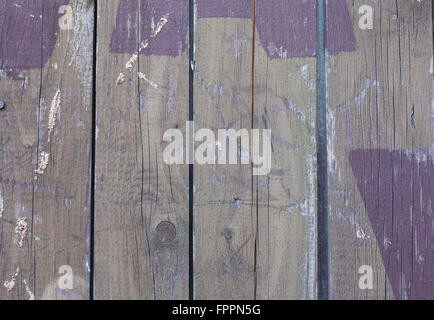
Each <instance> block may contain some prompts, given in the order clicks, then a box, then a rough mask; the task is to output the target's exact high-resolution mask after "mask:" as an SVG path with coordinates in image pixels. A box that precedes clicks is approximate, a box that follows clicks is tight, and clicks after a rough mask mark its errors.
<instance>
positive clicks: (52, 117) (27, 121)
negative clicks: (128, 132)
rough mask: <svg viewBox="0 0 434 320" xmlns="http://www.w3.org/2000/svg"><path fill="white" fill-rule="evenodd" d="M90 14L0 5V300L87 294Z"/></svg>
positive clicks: (87, 9) (50, 4) (88, 6)
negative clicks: (1, 105) (70, 276)
mask: <svg viewBox="0 0 434 320" xmlns="http://www.w3.org/2000/svg"><path fill="white" fill-rule="evenodd" d="M63 5H69V6H70V7H69V8H63V10H61V6H63ZM65 10H67V11H65ZM69 10H71V11H69ZM69 12H70V13H71V14H72V16H69ZM93 12H94V11H93V4H92V2H87V1H86V2H83V1H67V0H56V1H38V0H36V1H14V2H11V1H1V2H0V15H1V21H2V30H1V42H0V43H1V44H0V45H1V50H0V51H1V52H2V53H1V56H0V62H1V68H0V69H1V76H0V78H1V80H0V100H2V101H4V103H5V107H4V108H3V109H2V110H0V122H1V126H0V168H1V169H0V190H1V195H2V202H3V204H4V207H3V212H2V217H1V231H0V232H1V236H0V239H1V240H0V241H1V242H0V252H1V254H0V255H1V259H0V265H1V267H0V270H1V271H0V274H1V286H0V297H1V299H32V298H34V299H88V298H89V271H90V270H89V221H90V220H89V218H90V197H89V196H90V189H89V184H90V180H89V178H90V167H89V165H90V153H91V130H92V129H91V128H92V125H91V115H92V48H93V47H92V45H93V40H92V38H93ZM68 19H69V21H68ZM60 21H63V22H64V23H65V25H62V26H63V28H62V29H61V30H60V29H59V22H60ZM68 22H71V24H70V25H69V26H68ZM55 97H57V99H56V98H55ZM41 155H45V157H46V160H47V163H46V168H45V165H43V164H42V163H41V161H38V159H39V158H40V157H41ZM38 168H39V169H41V170H40V171H38V172H37V171H35V170H37V169H38ZM17 227H18V230H16V228H17ZM17 232H18V233H17ZM21 239H22V241H20V240H21ZM65 272H66V273H65ZM68 275H72V278H69V277H68ZM60 277H63V278H62V279H63V280H66V281H63V282H59V281H58V280H59V279H61V278H60ZM68 279H70V280H72V281H70V280H68ZM8 289H10V290H8Z"/></svg>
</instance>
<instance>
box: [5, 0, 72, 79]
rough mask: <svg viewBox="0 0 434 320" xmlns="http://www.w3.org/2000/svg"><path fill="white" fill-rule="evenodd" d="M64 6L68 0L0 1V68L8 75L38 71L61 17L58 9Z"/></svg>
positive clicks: (51, 46)
mask: <svg viewBox="0 0 434 320" xmlns="http://www.w3.org/2000/svg"><path fill="white" fill-rule="evenodd" d="M68 3H69V0H51V1H44V0H32V1H28V0H14V1H8V0H0V26H1V31H0V46H1V50H0V68H1V69H3V70H8V71H11V72H12V73H14V72H18V71H19V70H20V69H32V68H42V67H43V66H44V65H45V63H46V62H47V61H48V59H49V58H50V56H51V54H52V53H53V49H54V46H55V44H56V40H57V35H56V33H58V32H59V23H58V21H59V18H60V17H61V16H62V15H61V14H59V13H58V11H59V8H60V6H62V5H65V4H68ZM14 4H16V5H17V6H16V5H14ZM41 15H42V16H43V19H41V18H40V16H41ZM32 16H33V17H32Z"/></svg>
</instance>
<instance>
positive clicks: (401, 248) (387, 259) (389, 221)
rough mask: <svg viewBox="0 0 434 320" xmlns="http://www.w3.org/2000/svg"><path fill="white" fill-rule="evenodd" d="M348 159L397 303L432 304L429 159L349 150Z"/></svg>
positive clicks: (433, 224)
mask: <svg viewBox="0 0 434 320" xmlns="http://www.w3.org/2000/svg"><path fill="white" fill-rule="evenodd" d="M349 160H350V163H351V167H352V169H353V172H354V175H355V178H356V180H357V186H358V188H359V191H360V194H361V195H362V198H363V201H364V203H365V207H366V211H367V213H368V216H369V220H370V222H371V225H372V228H373V230H374V233H375V235H376V237H377V244H378V247H379V249H380V253H381V256H382V258H383V262H384V265H385V268H386V272H387V275H388V277H389V280H390V282H391V285H392V288H393V291H394V294H395V296H396V298H397V299H434V217H433V206H434V203H433V200H434V199H433V195H434V168H433V159H432V158H431V157H430V156H429V155H428V154H423V155H421V154H420V153H406V152H399V151H392V152H390V151H388V150H354V151H352V152H351V153H350V156H349Z"/></svg>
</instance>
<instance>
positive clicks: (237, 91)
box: [194, 3, 256, 299]
mask: <svg viewBox="0 0 434 320" xmlns="http://www.w3.org/2000/svg"><path fill="white" fill-rule="evenodd" d="M198 5H201V4H200V3H198ZM242 9H243V10H249V7H246V6H244V7H243V8H242ZM250 12H251V11H250ZM252 28H253V26H252V20H251V19H235V18H233V19H227V20H225V19H221V18H209V19H206V18H203V19H199V20H198V21H197V24H196V27H195V38H194V39H195V62H196V63H195V72H194V74H195V76H194V113H195V127H196V128H195V129H196V130H198V129H201V128H207V129H211V130H213V131H214V133H215V134H217V130H218V129H229V128H233V129H236V130H239V129H240V128H247V129H249V128H250V123H251V117H252V113H251V104H252ZM251 181H252V179H251V167H250V165H240V164H238V165H195V166H194V187H195V188H194V274H195V277H194V298H195V299H253V298H254V297H255V242H256V212H255V209H254V203H253V199H252V189H251V185H252V183H251Z"/></svg>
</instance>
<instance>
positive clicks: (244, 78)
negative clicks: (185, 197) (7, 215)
mask: <svg viewBox="0 0 434 320" xmlns="http://www.w3.org/2000/svg"><path fill="white" fill-rule="evenodd" d="M255 3H256V10H255V12H256V15H257V16H256V18H255V19H253V13H254V7H255ZM196 9H197V10H196V12H197V17H196V18H197V24H196V27H195V45H196V48H195V52H196V54H195V62H196V63H195V85H194V96H195V99H194V108H195V120H196V122H195V126H196V128H195V129H196V130H199V129H201V128H208V129H211V130H212V131H213V132H214V134H215V135H216V137H217V136H218V132H217V131H218V129H235V130H237V131H238V130H239V129H247V130H248V132H249V135H250V139H252V137H253V135H252V134H251V132H250V129H252V128H256V129H271V143H272V150H273V152H272V154H271V171H270V172H269V173H268V174H265V175H263V176H253V175H252V174H253V171H252V165H251V164H240V159H239V155H240V154H243V155H245V154H246V152H250V154H252V152H251V151H252V147H251V146H249V147H247V148H244V149H243V146H242V145H241V146H240V143H238V148H239V150H238V153H239V154H238V164H237V165H234V164H232V165H222V164H217V165H198V164H195V167H194V177H195V179H194V186H195V197H194V272H195V292H194V293H195V298H197V299H218V298H220V299H254V298H257V299H288V298H315V297H316V283H315V281H316V275H315V272H316V250H315V248H316V222H315V220H316V212H315V211H316V200H315V190H316V189H315V186H316V174H315V170H316V169H315V152H316V149H315V129H314V128H315V126H314V121H315V60H314V58H308V57H309V56H313V55H314V53H315V7H314V2H313V1H310V2H309V3H308V4H301V5H299V4H295V3H292V4H290V3H283V2H281V1H271V2H266V1H256V2H255V1H239V2H230V3H225V4H224V5H223V3H220V4H219V3H216V2H213V1H197V8H196ZM285 13H290V14H289V18H288V15H285ZM312 17H313V19H310V20H309V23H307V24H306V28H301V29H298V27H299V25H298V24H297V22H298V19H301V21H303V19H304V18H312ZM274 20H275V21H274ZM254 23H255V27H256V29H255V32H254ZM288 30H290V31H291V30H292V31H294V32H293V33H292V32H288V34H289V35H288V36H283V34H284V33H285V32H287V31H288ZM297 37H300V38H299V39H303V41H306V42H308V43H309V44H310V45H312V43H313V47H312V46H311V47H309V46H308V45H307V46H306V47H307V49H306V50H304V49H303V48H302V47H304V46H305V43H301V42H300V43H299V46H298V47H296V48H294V46H293V45H292V44H293V41H294V39H296V38H297ZM253 39H255V41H252V40H253ZM273 46H274V47H273ZM276 46H278V47H276ZM253 48H254V49H253ZM254 57H255V58H254ZM292 57H301V58H292ZM274 58H277V59H274ZM288 58H291V59H288ZM288 81H291V86H289V85H288ZM253 83H254V86H253ZM259 134H260V136H261V141H262V134H263V132H262V131H260V132H259ZM218 143H221V141H218ZM241 144H242V143H241ZM197 145H199V144H197ZM260 145H261V148H260V151H261V152H262V150H263V149H262V143H260ZM220 147H221V146H220V145H219V146H218V148H217V154H218V153H219V152H221V150H220Z"/></svg>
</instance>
